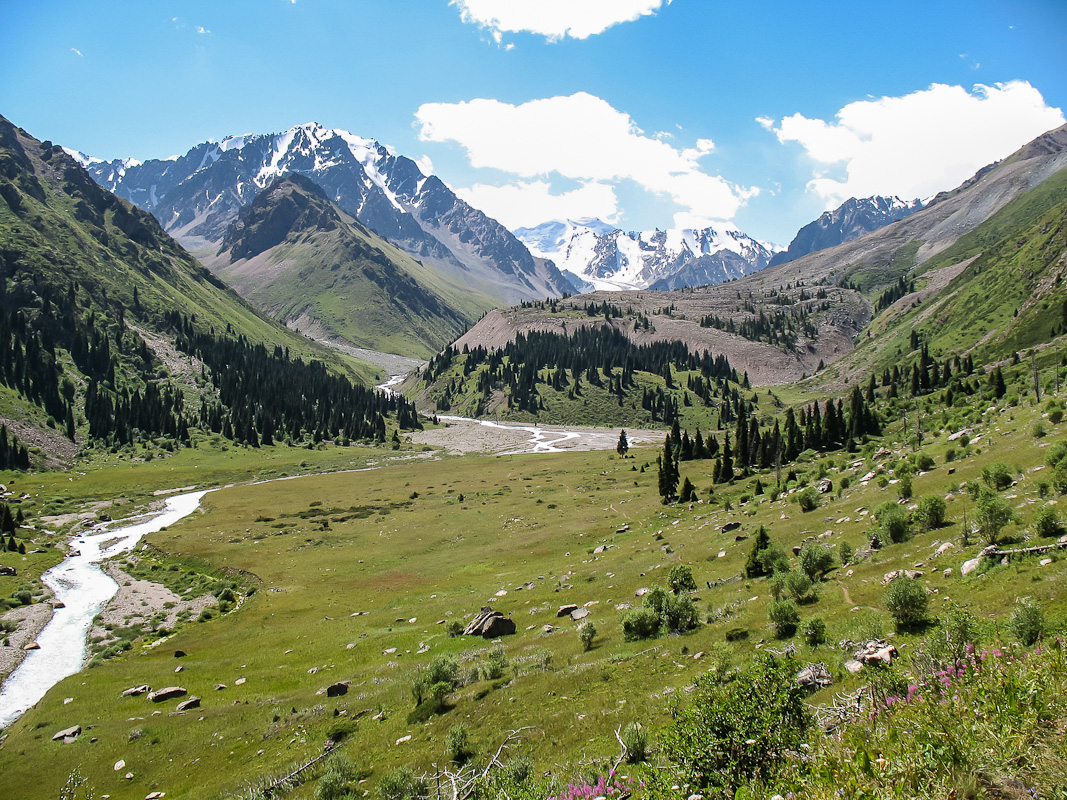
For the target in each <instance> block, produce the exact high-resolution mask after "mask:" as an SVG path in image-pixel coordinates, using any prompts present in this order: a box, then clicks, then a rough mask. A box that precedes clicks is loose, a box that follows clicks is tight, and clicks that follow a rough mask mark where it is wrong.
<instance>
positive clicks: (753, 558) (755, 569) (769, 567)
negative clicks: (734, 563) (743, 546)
mask: <svg viewBox="0 0 1067 800" xmlns="http://www.w3.org/2000/svg"><path fill="white" fill-rule="evenodd" d="M788 569H789V556H788V555H787V554H786V552H785V550H783V549H782V548H781V546H780V545H778V544H776V543H774V542H772V541H771V537H770V535H768V533H767V529H766V528H765V527H763V526H762V525H760V527H759V530H758V531H756V541H754V542H753V543H752V550H751V551H749V554H748V560H747V561H746V562H745V576H746V577H749V578H758V577H760V576H761V575H770V574H771V573H773V572H775V571H776V570H788Z"/></svg>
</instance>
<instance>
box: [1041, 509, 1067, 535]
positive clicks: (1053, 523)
mask: <svg viewBox="0 0 1067 800" xmlns="http://www.w3.org/2000/svg"><path fill="white" fill-rule="evenodd" d="M1034 530H1035V531H1036V532H1037V535H1038V536H1046V537H1049V536H1062V535H1063V523H1062V522H1060V517H1059V515H1058V514H1057V513H1056V509H1054V508H1053V507H1052V506H1042V507H1041V508H1040V509H1038V512H1037V513H1036V514H1034Z"/></svg>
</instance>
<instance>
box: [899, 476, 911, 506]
mask: <svg viewBox="0 0 1067 800" xmlns="http://www.w3.org/2000/svg"><path fill="white" fill-rule="evenodd" d="M897 495H899V497H900V499H901V500H910V499H911V475H907V474H904V475H901V476H900V480H898V481H897Z"/></svg>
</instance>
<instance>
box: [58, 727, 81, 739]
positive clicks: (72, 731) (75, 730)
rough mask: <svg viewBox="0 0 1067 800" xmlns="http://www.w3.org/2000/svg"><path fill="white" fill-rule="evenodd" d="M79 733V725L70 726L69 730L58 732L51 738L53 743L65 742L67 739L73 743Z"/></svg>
mask: <svg viewBox="0 0 1067 800" xmlns="http://www.w3.org/2000/svg"><path fill="white" fill-rule="evenodd" d="M81 732H82V726H81V725H74V726H72V727H70V728H64V729H63V730H61V731H59V732H58V733H56V734H55V735H54V736H53V737H52V741H53V742H67V740H68V739H70V740H71V741H73V740H74V739H76V738H77V737H78V736H79V735H80V734H81Z"/></svg>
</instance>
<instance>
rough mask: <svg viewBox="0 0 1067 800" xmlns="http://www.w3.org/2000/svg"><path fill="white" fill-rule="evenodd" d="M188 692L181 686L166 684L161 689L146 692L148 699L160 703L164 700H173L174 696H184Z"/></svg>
mask: <svg viewBox="0 0 1067 800" xmlns="http://www.w3.org/2000/svg"><path fill="white" fill-rule="evenodd" d="M187 694H189V693H188V692H187V691H186V690H185V689H184V688H183V687H181V686H167V687H165V688H163V689H157V690H156V691H154V692H149V693H148V699H149V700H151V701H152V702H153V703H162V702H163V701H164V700H173V699H175V698H176V697H185V695H187Z"/></svg>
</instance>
